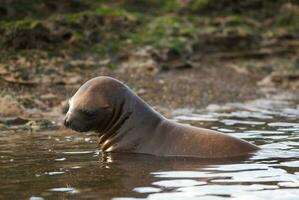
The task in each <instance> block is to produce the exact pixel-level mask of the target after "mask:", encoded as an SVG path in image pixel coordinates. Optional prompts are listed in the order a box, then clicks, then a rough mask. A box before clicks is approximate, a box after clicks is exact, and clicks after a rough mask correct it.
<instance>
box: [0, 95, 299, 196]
mask: <svg viewBox="0 0 299 200" xmlns="http://www.w3.org/2000/svg"><path fill="white" fill-rule="evenodd" d="M298 119H299V103H298V101H297V98H294V97H289V96H287V95H283V96H274V97H273V96H272V97H269V98H268V99H260V100H256V101H252V102H248V103H244V104H238V103H237V104H226V105H224V106H218V105H211V106H209V107H208V108H207V109H205V110H190V109H179V110H175V111H174V118H173V120H176V121H179V122H182V123H188V124H192V125H194V126H200V127H207V128H211V129H214V130H219V131H222V132H225V133H226V134H230V135H234V136H237V137H240V138H243V139H246V140H248V141H250V142H252V143H255V144H257V145H258V146H260V147H261V148H262V150H261V151H259V152H257V153H256V154H254V155H252V156H251V157H248V158H243V159H239V160H236V159H233V160H232V159H230V160H200V159H190V158H164V157H154V156H146V155H137V154H136V155H135V154H102V153H101V152H99V151H98V150H97V143H96V137H95V136H94V135H93V134H79V133H75V132H71V131H69V130H64V129H62V130H60V129H58V130H52V131H45V132H37V133H30V132H24V131H23V132H18V131H16V132H7V131H6V132H4V131H2V132H0V177H1V179H0V199H31V200H41V199H112V198H113V199H118V200H120V199H159V200H163V199H165V200H169V199H183V200H186V199H213V200H217V199H221V200H225V199H242V200H243V199H244V200H246V199H248V200H259V199H263V200H264V199H267V198H271V199H272V200H273V199H274V200H275V199H279V200H281V199H287V200H292V199H294V200H295V199H296V200H298V199H299V121H298Z"/></svg>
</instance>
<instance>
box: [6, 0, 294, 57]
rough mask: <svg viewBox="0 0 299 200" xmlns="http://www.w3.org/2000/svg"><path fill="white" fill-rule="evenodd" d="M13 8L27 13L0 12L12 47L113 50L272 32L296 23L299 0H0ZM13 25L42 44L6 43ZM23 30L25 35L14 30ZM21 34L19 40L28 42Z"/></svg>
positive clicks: (170, 46) (173, 46)
mask: <svg viewBox="0 0 299 200" xmlns="http://www.w3.org/2000/svg"><path fill="white" fill-rule="evenodd" d="M9 6H10V7H9ZM13 8H14V10H15V11H19V10H20V9H21V8H26V9H27V10H26V12H27V14H26V16H23V14H18V12H16V16H5V15H4V17H2V18H1V19H3V20H1V21H0V30H3V31H2V33H1V32H0V36H1V34H2V35H4V36H2V39H0V44H7V43H8V44H9V45H6V46H5V47H6V48H11V49H13V50H16V51H20V50H21V49H22V48H23V49H26V48H27V49H28V48H29V49H30V48H42V49H44V48H45V46H47V45H48V46H50V47H51V46H52V47H51V48H45V49H46V50H49V49H56V50H57V49H58V48H57V46H59V49H64V50H70V49H71V50H72V51H73V53H74V55H78V54H80V52H81V53H94V54H98V55H101V56H103V55H104V56H105V55H114V56H115V55H116V52H119V51H122V49H125V50H127V49H130V48H132V49H134V48H135V47H142V46H152V47H154V48H156V49H165V48H167V49H175V50H177V51H182V50H183V49H185V48H186V47H187V46H188V45H190V43H192V42H194V41H201V40H204V38H205V37H206V36H209V37H215V38H217V37H218V36H221V37H223V36H244V35H260V36H263V34H267V35H274V36H275V35H281V34H285V33H290V31H291V32H292V31H298V29H299V20H298V19H299V4H298V3H296V2H294V1H291V0H288V1H282V0H278V1H275V2H273V1H271V0H265V1H259V0H256V1H250V0H244V1H231V0H223V1H216V0H192V1H189V2H188V1H186V2H185V1H177V0H167V1H162V2H161V1H156V0H124V1H113V2H112V1H107V0H81V1H69V0H62V1H61V2H50V1H42V0H38V1H31V0H29V1H24V0H21V1H16V0H13V1H11V2H10V4H9V3H8V4H7V5H5V4H4V5H1V6H0V11H1V9H2V10H3V11H5V12H3V13H4V14H5V13H6V11H7V10H8V9H13ZM3 13H2V15H3ZM7 13H8V12H7ZM0 15H1V12H0ZM7 15H8V14H7ZM37 24H41V25H42V26H43V27H45V29H46V30H48V33H45V32H41V31H40V29H38V30H35V29H34V27H35V26H36V25H37ZM53 24H54V25H53ZM15 28H18V30H19V31H22V30H23V29H26V31H27V32H30V29H32V32H33V33H32V35H34V36H32V38H29V39H28V40H30V39H36V38H37V39H38V42H41V41H40V40H43V39H45V40H46V41H45V42H44V43H45V44H44V45H41V46H36V45H32V44H31V45H26V44H25V45H15V46H14V45H13V44H10V43H9V42H10V41H11V40H12V39H11V38H8V39H7V38H6V37H7V36H6V35H5V33H6V32H7V31H10V30H11V29H15ZM56 29H57V30H58V31H57V30H56ZM38 31H39V32H38ZM35 32H36V33H35ZM269 33H270V34H269ZM47 34H48V35H47ZM22 35H24V36H26V34H19V35H17V36H18V37H21V36H22ZM29 35H30V34H29ZM26 40H27V38H26ZM26 40H25V39H24V41H22V42H23V43H26V42H29V43H30V41H26ZM23 43H22V44H23ZM32 43H34V41H33V42H32ZM53 46H54V48H53ZM124 46H126V48H123V47H124Z"/></svg>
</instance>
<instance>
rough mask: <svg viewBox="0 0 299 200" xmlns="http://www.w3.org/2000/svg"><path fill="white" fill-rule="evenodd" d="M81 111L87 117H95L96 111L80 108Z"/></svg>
mask: <svg viewBox="0 0 299 200" xmlns="http://www.w3.org/2000/svg"><path fill="white" fill-rule="evenodd" d="M80 112H81V113H82V114H83V115H85V116H86V117H94V116H95V115H96V112H94V111H91V110H80Z"/></svg>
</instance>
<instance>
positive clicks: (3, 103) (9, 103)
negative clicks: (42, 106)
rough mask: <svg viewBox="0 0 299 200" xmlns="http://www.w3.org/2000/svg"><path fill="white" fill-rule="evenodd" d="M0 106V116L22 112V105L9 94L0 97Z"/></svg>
mask: <svg viewBox="0 0 299 200" xmlns="http://www.w3.org/2000/svg"><path fill="white" fill-rule="evenodd" d="M0 108H1V110H0V117H16V116H20V115H21V114H22V113H23V112H24V110H23V108H22V106H21V105H20V104H19V103H18V102H17V101H16V100H15V99H13V98H12V97H11V96H4V97H0Z"/></svg>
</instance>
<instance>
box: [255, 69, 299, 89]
mask: <svg viewBox="0 0 299 200" xmlns="http://www.w3.org/2000/svg"><path fill="white" fill-rule="evenodd" d="M258 85H260V86H266V87H267V86H268V87H271V86H281V87H285V88H289V89H298V88H299V72H284V73H279V72H273V73H271V74H270V75H269V76H266V77H265V78H264V79H263V80H261V81H260V82H259V83H258Z"/></svg>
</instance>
